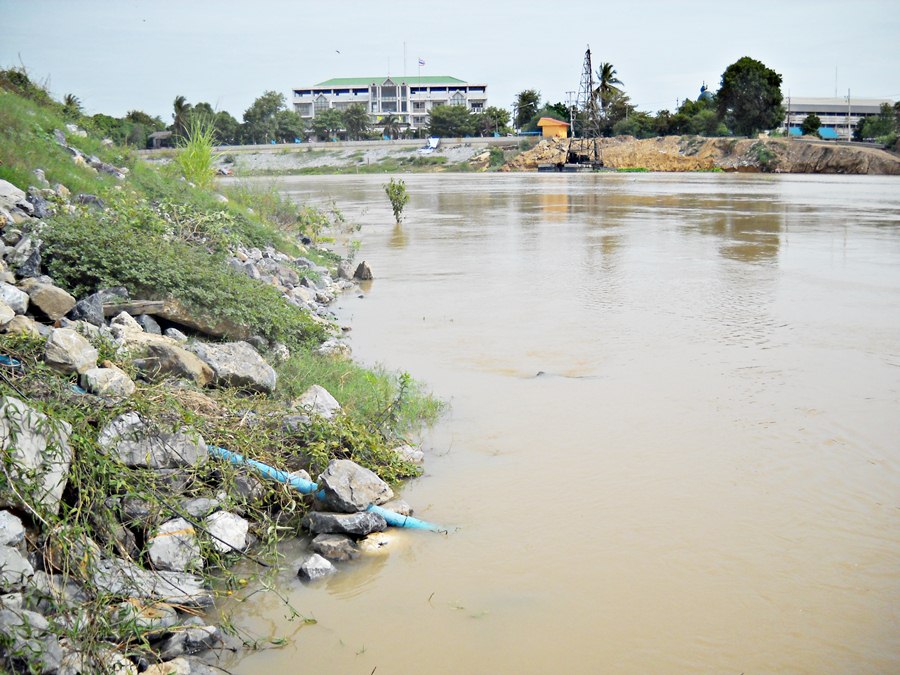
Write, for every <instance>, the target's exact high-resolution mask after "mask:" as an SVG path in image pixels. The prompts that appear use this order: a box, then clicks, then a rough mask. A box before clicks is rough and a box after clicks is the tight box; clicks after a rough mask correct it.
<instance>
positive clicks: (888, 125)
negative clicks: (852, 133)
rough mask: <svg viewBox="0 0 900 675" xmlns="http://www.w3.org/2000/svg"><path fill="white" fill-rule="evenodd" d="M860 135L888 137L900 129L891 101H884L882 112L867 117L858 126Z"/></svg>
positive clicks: (860, 136)
mask: <svg viewBox="0 0 900 675" xmlns="http://www.w3.org/2000/svg"><path fill="white" fill-rule="evenodd" d="M857 129H858V136H859V138H860V139H863V138H886V137H888V136H890V135H891V134H894V133H896V132H897V131H898V125H897V118H896V116H895V115H894V108H893V107H891V104H890V103H882V104H881V109H880V112H879V113H878V114H877V115H874V116H872V117H867V118H865V119H864V120H863V121H862V123H861V124H860V125H859V126H858V127H857Z"/></svg>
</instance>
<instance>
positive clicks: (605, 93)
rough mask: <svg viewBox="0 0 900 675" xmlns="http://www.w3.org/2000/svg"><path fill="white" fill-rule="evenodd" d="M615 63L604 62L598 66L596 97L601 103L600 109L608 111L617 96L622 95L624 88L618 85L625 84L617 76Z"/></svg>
mask: <svg viewBox="0 0 900 675" xmlns="http://www.w3.org/2000/svg"><path fill="white" fill-rule="evenodd" d="M616 75H617V74H616V69H615V68H614V67H613V64H611V63H606V62H603V63H601V64H600V66H599V67H598V68H597V86H596V87H595V88H594V98H595V99H596V100H597V101H598V102H599V103H600V109H601V110H602V111H603V112H604V114H605V113H606V109H607V108H608V107H609V104H610V103H611V102H612V101H613V99H615V98H616V97H617V96H622V93H623V92H622V89H621V88H620V87H617V86H616V85H624V84H625V83H624V82H622V80H620V79H619V78H618V77H617V76H616Z"/></svg>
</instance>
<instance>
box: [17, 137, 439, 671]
mask: <svg viewBox="0 0 900 675" xmlns="http://www.w3.org/2000/svg"><path fill="white" fill-rule="evenodd" d="M60 142H62V141H60ZM74 156H75V158H76V159H75V161H81V162H86V163H87V164H88V165H90V163H91V158H85V157H83V156H82V155H81V154H80V153H79V154H74ZM97 170H103V171H109V172H110V173H113V171H115V172H116V173H113V175H117V174H120V175H122V176H123V177H124V173H123V172H121V171H119V170H117V169H115V167H110V168H106V167H105V166H101V167H99V168H97ZM35 183H36V185H35V186H34V187H31V188H30V189H29V190H28V191H27V193H26V192H24V191H22V190H20V189H18V188H16V187H15V186H13V185H12V184H10V183H8V182H6V181H0V227H2V244H0V333H2V334H3V335H2V340H3V342H4V344H5V345H6V346H7V349H18V348H22V349H30V350H31V352H29V353H34V354H35V357H34V359H33V360H31V361H29V360H26V359H25V358H23V357H22V356H21V354H19V353H18V352H16V353H17V354H19V358H15V357H13V356H11V354H10V353H2V354H0V376H2V379H3V381H4V383H5V385H4V390H5V391H7V392H8V394H7V395H5V396H2V397H0V451H2V460H3V461H2V472H3V473H2V475H0V669H2V668H3V667H4V666H3V664H5V665H6V666H9V667H11V668H14V669H16V670H17V671H22V672H39V673H66V674H75V673H96V672H116V673H137V672H146V673H150V674H151V675H153V674H161V673H171V672H177V673H213V672H216V673H221V672H224V671H223V670H222V669H221V668H220V667H218V666H213V665H210V664H211V663H216V662H217V660H218V659H219V658H220V657H221V654H222V653H223V652H229V651H235V650H239V649H241V648H242V646H243V645H242V643H241V641H240V640H238V639H236V638H234V637H233V636H231V635H229V634H227V633H226V632H225V631H223V630H222V629H221V628H220V627H219V626H217V625H215V623H214V622H211V621H210V620H209V619H207V618H206V617H205V611H206V610H207V609H208V608H210V607H211V606H213V604H214V603H215V598H216V596H217V594H218V593H220V592H222V588H218V589H217V588H214V587H213V586H212V585H211V584H213V582H214V580H215V578H216V576H217V575H218V576H219V577H227V574H226V573H225V572H224V570H227V567H228V565H227V564H226V563H227V562H228V561H229V560H231V561H232V562H233V561H234V560H235V559H238V558H240V557H249V558H251V559H253V560H256V558H254V557H253V553H252V551H253V548H252V547H253V545H254V542H256V541H258V540H259V539H260V538H261V537H262V536H263V534H262V533H264V532H265V531H266V530H267V529H268V528H269V527H270V522H269V516H267V515H266V511H265V508H266V507H265V504H266V503H269V502H267V501H266V499H264V498H263V497H262V496H261V495H262V494H263V491H264V489H265V486H266V485H273V484H272V483H269V482H264V481H261V480H260V479H259V478H258V477H257V476H256V474H255V472H253V471H251V470H249V469H247V468H246V467H238V468H235V467H231V466H230V465H229V464H228V463H227V462H223V461H222V459H221V457H220V455H218V454H216V452H215V448H214V447H213V446H209V445H207V442H206V441H205V440H204V438H203V437H202V435H201V434H200V432H199V431H198V430H197V429H196V428H194V427H193V426H192V425H191V424H190V423H189V420H190V417H189V418H188V422H186V421H185V419H184V418H181V419H172V418H169V417H165V416H163V417H155V416H153V415H152V414H151V413H149V412H148V409H149V408H151V407H152V403H153V399H158V398H160V397H173V398H177V399H179V400H180V401H182V402H183V403H184V402H187V403H188V404H189V405H188V407H189V408H190V409H191V411H192V413H191V414H192V415H193V416H194V417H193V419H194V420H195V421H197V420H199V416H202V415H211V416H220V417H222V416H225V415H226V414H227V413H226V411H224V410H223V408H222V407H221V406H219V405H218V404H217V403H216V401H215V400H214V399H213V398H210V397H209V396H207V395H206V394H204V393H203V392H204V391H211V390H213V389H215V390H217V391H223V390H229V389H230V390H233V391H234V392H242V393H243V394H245V395H247V396H255V397H259V396H263V397H266V396H267V395H269V394H271V393H272V392H273V391H274V390H275V388H276V385H277V379H278V376H277V372H276V370H275V368H273V367H272V365H271V363H270V362H272V363H275V362H277V361H279V360H282V359H285V358H287V357H288V356H289V354H288V348H287V347H286V346H285V345H283V344H272V343H268V342H267V341H266V340H265V339H263V338H261V337H258V336H253V335H246V331H245V330H243V329H242V327H240V326H234V325H231V324H227V323H226V324H215V325H211V324H209V323H205V322H203V321H202V320H200V319H198V318H197V317H195V316H193V315H192V313H191V312H189V311H188V310H186V309H185V308H184V307H182V306H180V305H178V303H174V302H171V301H169V302H151V301H145V300H141V299H133V298H129V297H128V289H125V288H112V289H106V290H103V291H99V292H97V293H93V294H91V295H89V296H87V297H82V298H75V297H73V296H72V295H70V294H69V293H68V292H66V291H65V290H64V289H62V288H60V287H58V286H57V285H56V284H55V283H54V281H53V279H51V278H49V277H47V276H45V275H43V274H42V273H41V270H42V259H41V247H42V241H41V233H42V231H43V229H44V228H45V224H44V219H45V218H47V217H48V216H51V215H52V213H53V212H54V210H56V209H63V210H66V211H71V212H75V213H77V210H78V209H89V208H90V209H104V208H106V207H105V206H104V204H103V202H102V200H100V199H98V198H97V197H96V196H92V195H84V194H78V195H72V194H70V192H69V190H68V189H67V188H66V187H65V186H63V185H61V184H57V185H54V186H51V185H49V184H48V183H47V182H46V181H45V180H44V177H43V172H41V171H40V170H36V171H35ZM228 264H229V265H231V266H232V267H233V269H234V270H235V271H237V272H240V273H243V274H246V275H248V276H250V277H252V278H253V279H257V280H259V283H265V284H271V285H272V286H275V287H276V288H277V289H279V290H280V291H281V293H282V295H283V297H284V298H285V299H286V300H287V301H288V302H290V303H292V304H294V305H296V306H298V307H302V308H304V309H306V310H308V311H310V312H311V313H312V314H314V315H315V316H318V317H319V320H320V321H322V322H330V321H331V319H332V317H331V315H330V313H329V310H328V304H329V303H330V302H332V300H333V299H334V298H335V297H336V295H337V294H338V293H341V292H343V291H345V290H347V289H351V288H354V287H355V284H354V282H353V281H352V279H353V278H354V277H356V278H371V271H370V270H369V269H368V266H367V265H366V264H365V263H362V264H360V265H359V266H358V267H357V268H356V269H355V270H354V268H351V267H347V266H342V267H341V268H340V269H339V273H338V276H337V278H333V277H332V274H331V272H330V271H329V270H328V269H326V268H324V267H319V266H316V265H315V264H314V263H313V262H312V261H310V260H309V259H307V258H305V257H303V256H299V257H289V256H286V255H284V254H281V253H278V252H276V251H274V250H272V249H267V250H260V249H237V250H235V251H233V257H232V258H231V259H230V261H229V263H228ZM304 269H306V270H308V269H312V270H313V271H314V272H315V274H313V275H301V274H300V272H302V271H303V270H304ZM162 326H164V327H162ZM23 336H24V337H23ZM25 338H27V339H25ZM222 338H224V339H225V340H228V341H224V342H223V341H221V339H222ZM23 344H24V345H26V347H22V345H23ZM319 352H320V354H322V355H327V356H330V357H332V358H344V357H345V356H346V355H347V354H349V347H348V346H347V345H346V344H345V343H343V342H342V341H340V340H339V339H331V340H328V341H327V342H326V343H324V344H322V345H321V346H320V347H319ZM101 355H106V358H103V357H102V356H101ZM29 369H32V370H33V371H35V373H37V374H35V373H29V372H28V370H29ZM142 390H143V391H142ZM147 391H150V394H149V395H147V394H146V392H147ZM136 392H137V393H136ZM142 393H143V394H145V395H143V396H140V397H139V396H138V395H139V394H142ZM138 401H139V402H138ZM62 408H67V409H68V410H70V411H71V410H77V411H80V414H83V415H85V417H82V418H81V419H82V422H81V423H80V424H72V423H70V422H67V421H65V420H64V419H63V415H62V414H61V413H60V414H58V411H59V410H61V409H62ZM266 410H267V412H266V418H265V419H264V420H263V419H261V417H260V416H259V415H257V414H255V413H252V412H245V413H243V414H242V417H241V419H240V420H238V421H237V422H236V424H238V425H245V424H251V425H252V424H257V425H260V424H263V423H265V424H267V425H269V426H270V427H272V428H273V429H276V430H277V432H278V433H283V434H285V435H290V434H294V433H297V430H298V429H303V428H306V427H308V426H310V425H322V424H329V423H331V422H333V421H334V420H338V419H339V418H340V417H341V416H342V414H343V413H342V411H341V407H340V405H339V404H338V402H337V401H336V400H335V399H334V398H333V397H332V396H331V394H329V392H327V391H326V390H325V389H323V388H322V387H320V386H318V385H313V386H312V387H310V388H309V389H308V390H307V391H306V392H305V393H304V394H303V395H302V396H299V397H298V398H296V399H294V400H292V401H289V402H285V403H283V404H279V403H276V402H274V401H273V402H272V405H271V406H270V407H269V408H267V409H266ZM97 411H112V414H110V415H107V418H109V421H108V422H107V423H105V424H103V425H102V426H101V427H99V428H95V427H94V426H92V424H91V422H90V420H91V419H97V414H96V412H97ZM317 428H318V427H317ZM298 438H299V436H298ZM78 448H80V449H81V451H82V452H83V451H85V450H86V449H87V450H90V451H91V452H96V454H95V455H94V460H93V461H91V460H88V459H86V458H85V457H79V456H78V454H77V452H78V450H77V449H78ZM232 449H239V448H232ZM299 452H300V451H299V450H298V453H299ZM394 452H395V453H396V455H397V456H398V457H399V458H400V459H401V460H402V461H403V462H421V460H422V453H421V452H420V451H417V450H415V449H413V448H411V447H409V446H402V447H399V448H396V449H395V451H394ZM301 455H302V453H301ZM86 464H87V465H88V466H86ZM76 467H78V468H77V469H76ZM104 467H105V468H104ZM291 468H293V467H291ZM92 471H93V472H101V471H106V472H107V473H109V474H111V475H107V476H105V478H104V480H111V481H113V483H112V484H114V485H117V486H118V491H117V492H115V493H108V494H97V493H96V490H95V489H94V488H91V487H90V485H93V484H92V483H90V481H89V480H88V477H87V474H86V473H85V472H87V473H90V472H92ZM291 475H292V476H294V477H297V478H300V479H303V480H309V478H310V477H309V475H308V474H307V473H306V472H305V471H303V470H302V469H297V470H295V471H294V473H293V474H291ZM318 483H319V487H320V488H321V489H322V490H324V493H325V495H326V498H325V500H324V501H323V502H321V503H318V504H316V505H314V504H313V503H312V501H311V500H310V499H309V498H306V499H305V501H304V504H305V507H304V509H305V508H310V507H314V508H315V510H314V511H313V512H312V513H310V514H309V515H308V516H307V518H306V520H305V521H304V523H305V527H306V529H308V530H309V531H310V536H311V537H313V538H312V541H311V542H310V553H309V555H308V556H307V557H306V558H304V559H303V560H298V561H296V562H295V563H294V566H295V570H297V571H298V574H299V576H300V577H301V579H304V580H310V579H314V578H317V577H319V576H322V575H325V574H330V573H332V572H334V571H335V567H334V565H333V564H332V562H331V561H345V560H349V559H352V558H354V557H356V556H358V555H361V554H364V553H365V551H366V550H367V548H368V549H371V548H377V547H379V546H381V545H382V544H383V542H379V541H375V540H373V539H371V538H367V537H368V536H369V535H373V533H378V532H380V531H382V530H384V529H385V527H386V523H385V520H384V518H382V517H380V516H378V515H376V514H373V513H368V512H366V509H367V508H368V507H369V505H370V504H373V503H374V504H384V505H385V506H387V507H388V508H391V509H392V510H393V511H394V512H396V513H399V514H401V515H408V514H410V513H411V509H410V507H409V506H408V505H407V504H405V503H403V502H400V501H393V502H391V500H392V498H393V493H392V492H391V488H390V487H389V486H388V485H387V484H386V483H384V481H382V480H381V479H380V478H378V476H376V475H375V474H374V473H373V472H371V471H369V470H368V469H365V468H363V467H361V466H359V465H357V464H355V463H354V462H352V461H350V460H347V459H335V460H332V461H331V462H330V463H329V464H328V467H327V469H326V470H325V471H324V472H322V473H321V475H320V476H319V477H318ZM92 490H93V491H92ZM387 502H391V503H387ZM260 503H262V504H263V506H260V505H259V504H260ZM251 504H252V505H253V506H252V507H251ZM261 509H262V510H261ZM304 509H301V513H302V511H303V510H304ZM85 513H87V514H88V515H87V516H85ZM67 514H68V515H67ZM72 515H76V516H79V517H80V518H81V519H82V520H84V519H85V518H87V519H88V520H90V521H91V522H92V523H93V528H92V530H91V531H90V532H89V531H87V530H86V529H85V528H84V527H81V528H77V527H73V526H72V525H71V524H70V523H71V522H73V521H72V520H71V517H72ZM79 522H81V521H79ZM373 536H374V535H373ZM208 570H217V572H215V574H213V575H210V574H207V571H208ZM229 594H230V592H229Z"/></svg>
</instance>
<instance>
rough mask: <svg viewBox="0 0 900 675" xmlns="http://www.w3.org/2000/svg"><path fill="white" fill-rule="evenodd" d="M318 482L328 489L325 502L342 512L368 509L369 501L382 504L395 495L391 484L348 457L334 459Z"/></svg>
mask: <svg viewBox="0 0 900 675" xmlns="http://www.w3.org/2000/svg"><path fill="white" fill-rule="evenodd" d="M318 483H319V488H320V489H322V490H323V491H324V492H325V499H324V502H325V504H326V505H327V506H328V507H329V508H330V509H333V510H335V511H340V512H342V513H356V512H357V511H365V510H366V509H367V508H368V507H369V505H370V504H383V503H384V502H387V501H390V500H391V499H393V497H394V491H393V490H391V487H390V485H388V484H387V483H385V482H384V481H383V480H381V479H380V478H379V477H378V476H377V475H376V474H375V473H374V472H373V471H370V470H369V469H366V468H365V467H362V466H360V465H359V464H357V463H356V462H354V461H352V460H349V459H333V460H331V461H330V462H329V463H328V468H327V469H325V471H323V472H322V473H321V474H319V481H318Z"/></svg>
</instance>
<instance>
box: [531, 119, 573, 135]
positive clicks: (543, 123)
mask: <svg viewBox="0 0 900 675" xmlns="http://www.w3.org/2000/svg"><path fill="white" fill-rule="evenodd" d="M537 125H538V126H539V127H540V128H541V135H542V136H543V137H544V138H565V137H566V136H568V135H569V125H568V124H567V123H566V122H560V121H559V120H556V119H553V118H552V117H542V118H541V119H539V120H538V123H537Z"/></svg>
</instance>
